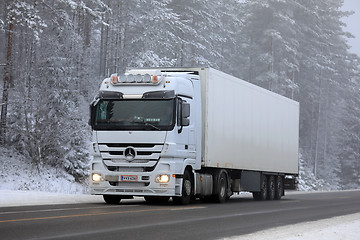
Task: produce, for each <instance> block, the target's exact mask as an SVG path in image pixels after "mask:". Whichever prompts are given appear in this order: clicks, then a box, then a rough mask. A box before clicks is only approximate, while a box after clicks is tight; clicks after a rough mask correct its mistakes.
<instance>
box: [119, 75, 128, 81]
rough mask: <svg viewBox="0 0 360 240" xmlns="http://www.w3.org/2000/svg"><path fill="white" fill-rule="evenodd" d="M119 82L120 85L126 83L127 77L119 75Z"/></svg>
mask: <svg viewBox="0 0 360 240" xmlns="http://www.w3.org/2000/svg"><path fill="white" fill-rule="evenodd" d="M119 80H120V83H126V80H127V77H126V75H124V74H123V75H121V76H120V78H119Z"/></svg>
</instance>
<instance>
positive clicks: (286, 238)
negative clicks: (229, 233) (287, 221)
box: [226, 213, 360, 240]
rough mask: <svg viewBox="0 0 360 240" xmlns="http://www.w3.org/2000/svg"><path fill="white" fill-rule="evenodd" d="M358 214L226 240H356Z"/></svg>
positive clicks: (359, 223) (359, 226) (358, 223)
mask: <svg viewBox="0 0 360 240" xmlns="http://www.w3.org/2000/svg"><path fill="white" fill-rule="evenodd" d="M359 236H360V213H356V214H351V215H345V216H340V217H334V218H330V219H324V220H319V221H314V222H306V223H298V224H294V225H288V226H282V227H277V228H272V229H268V230H264V231H259V232H255V233H251V234H247V235H242V236H239V237H232V238H226V240H245V239H246V240H263V239H276V240H303V239H316V240H332V239H334V240H335V239H336V240H337V239H344V240H345V239H346V240H358V239H359Z"/></svg>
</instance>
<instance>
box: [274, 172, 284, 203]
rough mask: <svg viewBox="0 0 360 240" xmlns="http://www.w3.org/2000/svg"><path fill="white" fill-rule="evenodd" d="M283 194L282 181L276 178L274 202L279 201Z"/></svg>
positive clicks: (279, 177)
mask: <svg viewBox="0 0 360 240" xmlns="http://www.w3.org/2000/svg"><path fill="white" fill-rule="evenodd" d="M283 194H284V181H283V178H282V177H281V176H277V178H276V181H275V200H280V199H281V197H282V196H283Z"/></svg>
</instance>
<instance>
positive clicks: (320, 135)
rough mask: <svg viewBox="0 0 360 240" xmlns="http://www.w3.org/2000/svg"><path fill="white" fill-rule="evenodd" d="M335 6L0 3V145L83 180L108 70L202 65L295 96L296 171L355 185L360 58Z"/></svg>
mask: <svg viewBox="0 0 360 240" xmlns="http://www.w3.org/2000/svg"><path fill="white" fill-rule="evenodd" d="M342 5H343V0H202V1H195V0H126V1H125V0H3V1H1V2H0V43H1V47H0V83H1V86H0V101H1V103H0V104H1V119H0V144H1V145H2V146H3V147H4V148H8V147H9V148H12V149H14V151H16V152H17V153H19V154H22V155H23V156H25V157H26V158H27V159H30V160H31V161H30V162H31V164H32V165H34V166H36V167H37V168H40V166H43V165H46V166H51V167H53V168H59V169H64V170H66V172H68V173H69V174H71V175H72V176H74V177H75V179H76V181H78V182H85V181H86V179H87V174H88V167H89V161H90V158H91V156H90V155H89V151H88V148H89V145H90V135H91V129H90V127H89V126H88V118H89V103H90V102H91V100H92V99H93V97H94V96H95V94H96V93H97V91H98V87H99V85H100V83H101V81H102V80H103V78H104V77H107V76H109V75H110V74H111V73H115V72H118V73H121V72H123V71H124V70H125V69H126V68H127V67H159V66H160V67H171V66H177V67H180V66H184V67H186V66H209V67H213V68H215V69H218V70H221V71H223V72H226V73H229V74H231V75H234V76H236V77H239V78H241V79H243V80H245V81H248V82H251V83H253V84H256V85H259V86H261V87H263V88H266V89H269V90H271V91H273V92H276V93H279V94H281V95H283V96H286V97H288V98H291V99H294V100H296V101H298V102H299V103H300V139H299V143H300V149H299V152H300V159H301V169H302V171H303V172H305V173H306V174H311V175H313V176H314V178H315V179H319V180H322V181H323V182H326V183H327V184H328V185H329V186H333V187H332V188H333V189H350V188H359V186H360V178H359V176H360V73H359V70H360V68H359V67H360V61H359V60H360V58H359V56H357V55H356V54H353V53H351V52H350V51H349V48H350V47H349V45H348V43H347V39H349V38H352V37H353V36H352V35H351V33H348V32H344V30H343V27H344V23H343V21H342V19H343V18H344V17H347V16H350V15H351V14H352V13H351V12H345V11H343V10H342V9H341V7H342ZM239 111H241V109H239ZM0 156H1V153H0ZM0 163H1V158H0Z"/></svg>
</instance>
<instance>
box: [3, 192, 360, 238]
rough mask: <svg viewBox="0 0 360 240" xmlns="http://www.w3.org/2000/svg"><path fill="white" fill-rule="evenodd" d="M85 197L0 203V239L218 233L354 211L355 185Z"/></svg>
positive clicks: (216, 235) (356, 209)
mask: <svg viewBox="0 0 360 240" xmlns="http://www.w3.org/2000/svg"><path fill="white" fill-rule="evenodd" d="M89 197H90V198H89V199H85V198H82V199H81V200H78V199H77V200H74V201H73V202H74V203H75V202H77V203H76V204H60V205H58V204H53V205H37V206H18V207H2V208H0V233H1V239H4V240H5V239H145V238H146V239H167V240H168V239H221V238H226V237H232V236H240V235H243V234H249V233H253V232H256V231H261V230H265V229H269V228H274V227H279V226H284V227H282V229H287V228H291V226H293V224H296V223H301V222H307V221H316V220H320V219H327V218H331V217H334V216H342V215H347V214H353V213H359V212H360V204H359V202H360V191H345V192H323V193H296V194H290V195H288V196H286V197H285V198H284V199H283V200H281V201H271V202H270V201H266V202H256V201H253V200H252V199H251V198H250V196H248V195H241V196H235V197H232V198H231V199H230V201H229V202H228V203H226V204H203V203H201V202H195V203H193V204H191V205H188V206H175V205H173V204H171V203H169V204H167V205H146V204H145V202H144V200H143V199H141V198H136V199H134V200H125V201H124V203H123V204H122V205H116V206H110V205H106V204H104V203H103V202H102V201H101V200H100V199H99V198H98V197H94V196H89ZM53 199H54V201H55V202H56V200H55V199H56V198H53ZM22 201H23V202H25V201H26V199H22ZM58 201H61V199H58ZM14 202H21V199H14V201H13V203H14ZM49 202H51V197H50V198H48V202H47V201H43V202H42V204H47V203H49ZM63 202H64V201H63ZM65 202H66V203H70V201H65ZM0 203H1V201H0ZM2 205H3V206H4V205H5V204H2ZM286 225H288V226H286ZM314 226H315V225H314ZM310 228H311V227H310ZM280 229H281V228H280ZM278 231H282V230H278ZM265 236H267V235H265ZM263 239H271V238H270V237H269V236H267V237H265V238H263ZM283 239H287V238H283Z"/></svg>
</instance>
